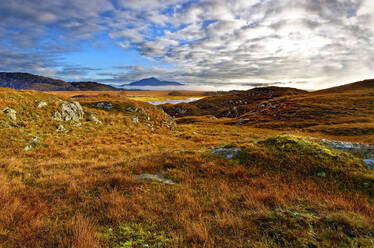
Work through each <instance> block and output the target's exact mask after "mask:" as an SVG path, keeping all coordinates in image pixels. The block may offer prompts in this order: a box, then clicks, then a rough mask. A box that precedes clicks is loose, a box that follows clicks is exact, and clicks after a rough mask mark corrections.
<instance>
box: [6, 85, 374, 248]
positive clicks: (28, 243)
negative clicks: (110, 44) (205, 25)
mask: <svg viewBox="0 0 374 248" xmlns="http://www.w3.org/2000/svg"><path fill="white" fill-rule="evenodd" d="M170 93H171V94H170ZM207 95H209V94H207V93H204V92H177V93H176V92H127V91H121V92H118V91H107V92H88V91H81V92H80V91H74V92H73V93H70V92H65V91H59V92H38V91H27V90H14V89H5V88H4V89H0V99H1V101H0V111H1V114H0V127H1V132H0V147H1V149H0V177H1V182H2V183H1V184H0V209H1V211H0V246H2V247H33V248H35V247H76V248H83V247H84V248H85V247H256V248H260V247H306V248H314V247H374V171H373V170H371V169H370V165H368V164H367V163H365V162H364V160H363V158H368V157H369V158H370V156H371V153H370V152H371V151H370V148H371V146H370V145H374V80H368V81H364V82H358V83H354V84H350V85H346V86H342V87H337V88H331V89H326V90H322V91H316V92H306V91H302V90H297V89H292V88H276V87H267V88H256V89H253V90H249V91H234V92H227V93H219V94H218V93H217V94H213V96H207ZM189 97H201V98H202V99H200V100H198V101H196V102H193V103H181V104H177V105H170V104H166V105H162V106H153V105H151V104H148V103H146V101H156V100H165V99H185V98H189ZM326 140H329V141H331V142H333V141H334V142H335V141H336V143H338V142H341V141H345V142H346V143H344V142H342V143H339V144H342V145H343V146H348V147H358V148H360V146H361V145H362V146H365V147H366V148H368V149H366V150H365V154H363V153H360V152H359V151H357V150H355V152H353V153H348V152H345V151H341V150H339V149H335V148H336V147H335V148H334V147H331V146H329V145H327V143H326ZM348 142H353V143H348ZM356 143H359V144H361V145H358V144H356Z"/></svg>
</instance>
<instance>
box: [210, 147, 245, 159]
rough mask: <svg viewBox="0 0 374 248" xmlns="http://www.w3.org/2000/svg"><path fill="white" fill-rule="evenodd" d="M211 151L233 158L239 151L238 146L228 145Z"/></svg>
mask: <svg viewBox="0 0 374 248" xmlns="http://www.w3.org/2000/svg"><path fill="white" fill-rule="evenodd" d="M210 152H211V153H214V154H219V155H222V156H224V157H226V158H229V159H231V158H234V157H236V156H237V155H238V154H239V153H240V148H237V147H230V148H214V149H212V150H210Z"/></svg>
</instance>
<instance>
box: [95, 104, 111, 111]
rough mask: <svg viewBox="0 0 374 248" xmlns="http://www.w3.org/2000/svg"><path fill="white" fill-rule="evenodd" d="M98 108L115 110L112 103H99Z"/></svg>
mask: <svg viewBox="0 0 374 248" xmlns="http://www.w3.org/2000/svg"><path fill="white" fill-rule="evenodd" d="M96 107H98V108H101V109H106V110H110V109H112V108H113V104H112V103H110V102H99V103H97V104H96Z"/></svg>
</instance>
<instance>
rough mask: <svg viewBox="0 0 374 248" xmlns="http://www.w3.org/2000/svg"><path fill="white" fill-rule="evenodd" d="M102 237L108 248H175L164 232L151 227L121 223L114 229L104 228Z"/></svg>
mask: <svg viewBox="0 0 374 248" xmlns="http://www.w3.org/2000/svg"><path fill="white" fill-rule="evenodd" d="M103 236H104V238H105V239H106V242H107V243H108V245H109V247H118V248H127V247H129V248H130V247H132V248H134V247H139V248H140V247H142V248H143V247H155V248H169V247H176V246H175V245H173V242H172V239H171V238H170V237H168V235H167V234H166V233H165V232H163V231H160V230H158V229H157V228H156V227H155V226H152V225H148V226H145V225H140V224H136V223H123V224H121V225H118V226H116V227H115V228H105V229H104V232H103Z"/></svg>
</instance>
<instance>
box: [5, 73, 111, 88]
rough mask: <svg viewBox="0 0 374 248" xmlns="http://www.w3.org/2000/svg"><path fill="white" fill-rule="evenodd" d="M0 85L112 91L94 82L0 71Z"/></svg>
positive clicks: (7, 86) (106, 86) (107, 86)
mask: <svg viewBox="0 0 374 248" xmlns="http://www.w3.org/2000/svg"><path fill="white" fill-rule="evenodd" d="M0 87H3V88H12V89H25V90H38V91H78V90H80V91H86V90H89V91H113V90H118V89H117V88H114V87H112V86H110V85H105V84H100V83H96V82H72V83H70V82H65V81H62V80H57V79H52V78H48V77H42V76H38V75H33V74H29V73H11V72H0Z"/></svg>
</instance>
